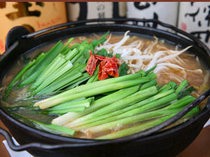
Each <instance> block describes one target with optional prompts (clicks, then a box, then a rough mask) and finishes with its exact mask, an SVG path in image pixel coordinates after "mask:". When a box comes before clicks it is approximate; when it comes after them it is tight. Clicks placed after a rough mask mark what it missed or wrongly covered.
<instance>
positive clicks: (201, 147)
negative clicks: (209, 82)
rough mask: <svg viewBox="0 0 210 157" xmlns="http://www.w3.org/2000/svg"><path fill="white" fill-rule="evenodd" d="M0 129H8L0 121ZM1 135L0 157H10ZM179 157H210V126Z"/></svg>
mask: <svg viewBox="0 0 210 157" xmlns="http://www.w3.org/2000/svg"><path fill="white" fill-rule="evenodd" d="M0 127H3V128H5V129H6V127H5V126H4V125H3V124H2V122H1V121H0ZM3 140H4V138H3V137H2V136H1V135H0V157H10V156H9V154H8V152H7V150H6V148H5V147H4V145H3V143H2V141H3ZM177 157H210V126H208V127H206V128H204V129H203V130H202V131H201V133H200V134H199V136H198V137H197V138H196V139H195V141H194V142H193V143H192V144H191V145H190V146H189V147H188V148H186V149H185V150H184V151H183V152H182V153H180V154H179V155H178V156H177Z"/></svg>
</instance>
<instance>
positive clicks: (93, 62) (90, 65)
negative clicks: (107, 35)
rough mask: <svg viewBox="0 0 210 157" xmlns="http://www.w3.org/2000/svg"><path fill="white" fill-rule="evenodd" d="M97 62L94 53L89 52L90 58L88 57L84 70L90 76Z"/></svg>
mask: <svg viewBox="0 0 210 157" xmlns="http://www.w3.org/2000/svg"><path fill="white" fill-rule="evenodd" d="M97 62H98V59H97V58H96V57H95V55H93V54H92V52H90V58H89V59H88V62H87V66H86V71H87V73H88V74H89V75H90V76H92V75H93V73H94V71H95V70H96V65H97Z"/></svg>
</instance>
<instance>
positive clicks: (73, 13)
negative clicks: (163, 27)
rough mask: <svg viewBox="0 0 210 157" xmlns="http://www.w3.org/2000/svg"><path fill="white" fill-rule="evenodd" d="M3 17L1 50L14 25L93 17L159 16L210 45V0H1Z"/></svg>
mask: <svg viewBox="0 0 210 157" xmlns="http://www.w3.org/2000/svg"><path fill="white" fill-rule="evenodd" d="M0 17H1V19H0V30H1V33H0V54H1V53H3V52H4V50H5V49H4V45H5V38H6V34H7V33H8V31H9V30H10V29H11V28H12V27H14V26H17V25H24V26H26V27H28V28H29V29H31V30H32V31H37V30H40V29H43V28H46V27H49V26H52V25H56V24H60V23H64V22H69V21H77V20H85V19H92V18H150V19H156V20H160V21H162V22H165V23H169V24H172V25H174V26H177V27H178V28H180V29H182V30H184V31H186V32H189V33H191V34H193V35H195V36H196V37H197V38H199V39H200V40H202V41H203V42H204V43H206V45H208V46H209V47H210V39H209V37H210V2H68V3H65V2H0ZM151 27H157V26H155V25H154V26H151Z"/></svg>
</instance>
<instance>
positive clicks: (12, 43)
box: [0, 19, 210, 157]
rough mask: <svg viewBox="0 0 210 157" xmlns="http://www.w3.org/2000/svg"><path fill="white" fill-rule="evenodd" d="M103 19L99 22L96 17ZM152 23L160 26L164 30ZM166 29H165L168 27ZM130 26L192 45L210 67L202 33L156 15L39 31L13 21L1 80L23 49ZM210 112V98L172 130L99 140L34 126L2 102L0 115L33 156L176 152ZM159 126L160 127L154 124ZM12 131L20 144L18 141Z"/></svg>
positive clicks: (164, 155) (145, 156)
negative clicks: (193, 32)
mask: <svg viewBox="0 0 210 157" xmlns="http://www.w3.org/2000/svg"><path fill="white" fill-rule="evenodd" d="M99 21H100V23H98V22H99ZM105 22H108V23H105ZM148 25H150V26H151V27H148ZM152 26H158V28H163V29H164V30H163V29H157V28H153V27H152ZM166 29H167V31H165V30H166ZM127 30H130V32H131V34H133V35H138V36H143V37H149V38H152V37H153V36H156V37H158V38H160V39H164V40H165V41H166V42H168V43H170V44H173V45H179V46H181V47H187V46H189V45H192V46H193V47H192V48H190V52H191V53H194V54H196V55H197V56H198V57H199V59H200V60H201V61H202V63H203V64H204V65H205V66H206V68H208V69H210V50H209V49H208V48H207V47H206V46H205V45H204V44H203V43H201V42H200V41H199V40H198V39H196V38H194V37H193V36H192V35H190V34H188V33H186V32H183V31H181V30H179V29H177V28H176V27H174V26H171V25H168V24H164V23H162V22H159V21H154V20H143V19H104V20H87V21H79V22H73V23H66V24H61V25H58V26H54V27H50V28H47V29H44V30H41V31H38V32H35V33H29V32H28V31H27V30H26V29H25V28H23V27H15V28H14V29H12V30H11V31H10V32H9V34H8V36H7V44H6V52H5V53H4V55H3V56H1V59H0V80H1V81H2V78H3V77H4V75H5V74H6V73H7V72H8V70H9V69H10V67H12V66H13V63H14V62H15V61H16V60H17V59H18V58H19V56H20V55H21V54H23V53H30V52H33V51H36V50H38V49H39V48H40V47H42V46H46V45H49V44H50V43H52V42H55V41H58V40H59V39H66V38H69V37H72V36H80V35H87V34H91V33H105V32H107V31H110V32H113V33H121V34H123V32H125V31H127ZM207 95H209V92H208V93H207ZM209 117H210V103H207V104H206V107H205V108H204V109H203V110H202V112H201V113H200V114H199V115H197V116H196V117H194V118H192V119H190V120H188V121H186V122H185V123H183V124H181V125H178V126H176V127H173V128H171V129H169V130H166V131H161V132H156V131H154V130H153V131H151V130H149V131H150V132H149V133H148V132H146V133H145V134H142V133H140V134H134V135H131V136H127V137H123V138H119V139H115V140H102V141H99V140H88V139H77V138H69V137H64V136H60V135H55V134H52V133H48V132H44V131H41V130H38V129H36V128H32V127H30V126H28V125H26V124H23V123H22V122H20V121H18V120H17V119H15V118H14V117H12V116H11V115H10V114H9V113H7V112H6V111H5V110H4V109H3V108H1V105H0V118H1V120H2V121H3V123H4V124H5V125H6V126H7V127H8V129H9V130H10V133H11V135H10V134H8V132H6V131H5V130H3V129H0V133H1V134H2V135H3V136H4V137H5V138H6V140H7V142H8V144H9V146H10V147H11V148H12V149H13V150H16V151H20V150H26V151H29V152H30V153H31V154H32V155H34V156H42V157H46V156H50V157H63V156H68V157H118V156H119V157H131V156H132V157H156V156H159V157H172V156H176V155H177V154H178V153H179V152H181V151H182V150H183V149H184V148H186V147H187V146H188V145H189V144H190V143H191V142H192V141H193V140H194V139H195V137H196V136H197V135H198V134H199V132H200V131H201V129H202V128H203V126H204V124H205V122H206V121H207V120H208V119H209ZM175 118H176V117H175ZM177 119H178V118H177ZM159 129H160V128H159ZM156 130H158V129H157V128H156ZM11 136H13V137H14V138H15V139H16V140H17V141H18V143H19V144H20V145H15V144H14V143H13V141H12V140H11Z"/></svg>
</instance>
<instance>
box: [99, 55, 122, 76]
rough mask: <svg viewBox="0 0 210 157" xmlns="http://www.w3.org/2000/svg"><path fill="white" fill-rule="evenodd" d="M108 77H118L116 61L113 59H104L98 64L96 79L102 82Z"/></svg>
mask: <svg viewBox="0 0 210 157" xmlns="http://www.w3.org/2000/svg"><path fill="white" fill-rule="evenodd" d="M109 76H112V77H118V76H119V73H118V61H117V59H116V58H115V57H112V58H108V57H106V59H104V60H103V61H101V62H100V65H99V72H98V79H99V80H104V79H106V78H108V77H109Z"/></svg>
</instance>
